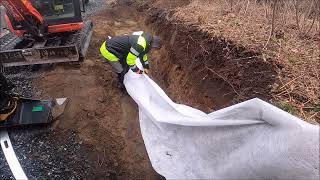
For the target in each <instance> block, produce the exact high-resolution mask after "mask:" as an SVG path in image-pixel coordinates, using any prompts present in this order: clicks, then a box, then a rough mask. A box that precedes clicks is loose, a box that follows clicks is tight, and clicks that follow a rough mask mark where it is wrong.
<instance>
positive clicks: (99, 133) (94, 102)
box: [37, 7, 159, 179]
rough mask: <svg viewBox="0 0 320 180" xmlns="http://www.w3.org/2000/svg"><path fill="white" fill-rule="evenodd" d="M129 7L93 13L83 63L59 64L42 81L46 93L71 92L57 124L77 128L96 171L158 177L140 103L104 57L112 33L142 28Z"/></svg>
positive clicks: (60, 127) (100, 175) (98, 175)
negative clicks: (142, 127)
mask: <svg viewBox="0 0 320 180" xmlns="http://www.w3.org/2000/svg"><path fill="white" fill-rule="evenodd" d="M136 19H137V16H135V14H134V13H133V12H132V11H131V10H130V9H129V8H124V7H122V8H121V10H119V9H116V8H113V9H106V10H103V11H102V12H100V13H98V14H97V15H96V16H94V17H92V21H93V23H94V25H95V27H94V33H93V38H92V41H91V45H90V48H89V53H88V57H87V59H86V60H85V61H84V63H83V64H82V65H81V67H80V69H78V68H72V67H71V66H61V65H59V66H57V67H55V68H54V70H52V71H50V72H47V73H46V74H45V76H44V78H43V79H41V81H39V82H38V83H37V85H38V87H39V89H42V90H43V93H42V95H41V96H42V97H46V98H49V97H50V98H54V97H69V98H70V99H71V101H70V102H69V104H68V106H67V108H66V111H65V113H64V115H63V117H61V118H60V119H59V120H58V122H57V123H55V124H54V126H53V127H54V128H55V129H58V130H70V129H72V130H75V131H77V132H78V133H79V137H80V138H81V139H82V140H83V141H84V143H85V144H90V145H92V146H93V147H94V151H88V152H83V154H86V155H87V156H88V157H87V158H88V159H89V161H90V162H92V164H94V167H92V168H94V169H96V170H95V173H96V174H95V177H90V179H92V178H93V179H96V178H98V179H99V178H101V179H105V178H106V177H109V178H112V179H114V178H120V179H157V178H159V175H157V174H156V172H155V171H154V170H153V168H152V167H151V164H150V161H149V158H148V156H147V153H146V150H145V146H144V143H143V140H142V137H141V134H140V128H139V119H138V109H137V106H136V104H135V103H134V102H133V100H132V99H131V98H130V96H128V95H126V94H124V93H122V92H121V91H119V89H118V88H117V87H116V84H117V83H116V82H117V78H116V76H115V75H114V74H113V73H112V72H111V68H110V67H109V66H108V65H107V63H105V62H104V59H102V57H100V53H99V47H100V45H101V43H102V42H103V40H104V39H105V38H106V37H107V35H111V36H113V35H119V34H124V33H131V32H132V31H135V30H139V27H140V26H139V24H137V23H136Z"/></svg>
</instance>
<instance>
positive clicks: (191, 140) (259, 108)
mask: <svg viewBox="0 0 320 180" xmlns="http://www.w3.org/2000/svg"><path fill="white" fill-rule="evenodd" d="M124 83H125V86H126V88H127V91H128V93H129V94H130V96H131V97H132V98H133V99H134V100H135V102H136V103H137V104H138V106H139V119H140V127H141V133H142V136H143V139H144V142H145V146H146V149H147V152H148V155H149V158H150V161H151V163H152V166H153V168H154V169H155V170H156V171H157V172H158V173H159V174H161V175H163V176H164V177H166V178H167V179H200V178H201V179H209V178H210V179H319V126H316V125H311V124H309V123H306V122H304V121H302V120H301V119H299V118H297V117H294V116H292V115H290V114H288V113H286V112H284V111H282V110H280V109H278V108H276V107H275V106H272V105H271V104H268V103H266V102H264V101H262V100H260V99H257V98H256V99H252V100H249V101H245V102H243V103H240V104H236V105H234V106H230V107H227V108H224V109H222V110H219V111H215V112H213V113H210V114H206V113H204V112H202V111H199V110H197V109H194V108H191V107H188V106H185V105H181V104H176V103H174V102H173V101H172V100H171V99H170V98H169V97H168V96H167V95H166V94H165V92H164V91H163V90H162V89H161V88H160V87H159V86H158V85H157V84H156V83H155V82H154V81H152V80H151V79H150V78H149V77H148V76H147V75H138V74H135V73H133V72H132V71H129V72H128V73H127V75H126V77H125V81H124Z"/></svg>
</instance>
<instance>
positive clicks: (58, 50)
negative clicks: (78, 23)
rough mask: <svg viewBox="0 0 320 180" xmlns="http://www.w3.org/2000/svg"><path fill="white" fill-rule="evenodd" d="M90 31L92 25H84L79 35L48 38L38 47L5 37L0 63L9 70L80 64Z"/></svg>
mask: <svg viewBox="0 0 320 180" xmlns="http://www.w3.org/2000/svg"><path fill="white" fill-rule="evenodd" d="M92 28H93V25H92V22H91V21H86V22H85V27H84V28H83V29H82V30H81V31H77V32H70V33H64V34H61V35H59V34H56V35H51V36H49V37H48V38H47V39H46V41H44V42H40V43H34V42H33V41H31V40H28V39H21V38H20V37H18V36H15V35H13V34H11V33H9V34H6V35H4V36H3V37H1V38H0V45H1V47H0V62H1V63H2V65H3V66H4V67H12V66H22V65H33V64H49V63H60V62H77V61H81V60H83V59H84V58H85V56H86V52H87V50H88V46H89V43H90V40H91V36H92Z"/></svg>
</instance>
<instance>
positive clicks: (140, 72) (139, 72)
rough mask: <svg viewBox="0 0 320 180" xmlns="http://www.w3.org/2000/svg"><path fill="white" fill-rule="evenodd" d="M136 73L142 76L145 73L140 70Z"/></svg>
mask: <svg viewBox="0 0 320 180" xmlns="http://www.w3.org/2000/svg"><path fill="white" fill-rule="evenodd" d="M135 73H137V74H142V73H143V71H141V70H140V69H139V70H138V71H136V72H135Z"/></svg>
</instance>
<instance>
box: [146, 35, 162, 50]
mask: <svg viewBox="0 0 320 180" xmlns="http://www.w3.org/2000/svg"><path fill="white" fill-rule="evenodd" d="M143 36H144V37H145V39H146V41H147V42H148V44H149V49H160V48H161V41H160V37H159V36H151V35H150V34H149V33H146V32H143Z"/></svg>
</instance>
